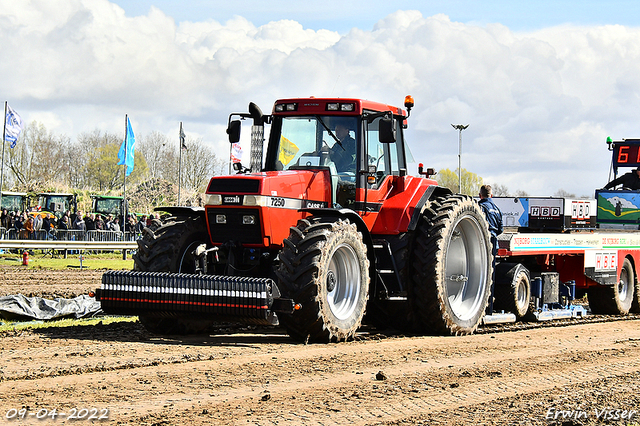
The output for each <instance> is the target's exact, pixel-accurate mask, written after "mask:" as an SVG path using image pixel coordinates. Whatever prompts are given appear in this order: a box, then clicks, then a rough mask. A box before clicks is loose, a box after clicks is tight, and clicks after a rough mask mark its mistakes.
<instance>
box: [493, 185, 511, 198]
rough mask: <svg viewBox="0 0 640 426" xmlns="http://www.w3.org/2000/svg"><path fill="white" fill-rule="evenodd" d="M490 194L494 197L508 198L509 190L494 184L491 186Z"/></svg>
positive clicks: (504, 186)
mask: <svg viewBox="0 0 640 426" xmlns="http://www.w3.org/2000/svg"><path fill="white" fill-rule="evenodd" d="M491 192H492V193H493V196H494V197H508V196H509V188H507V186H506V185H500V184H499V183H496V184H494V185H491Z"/></svg>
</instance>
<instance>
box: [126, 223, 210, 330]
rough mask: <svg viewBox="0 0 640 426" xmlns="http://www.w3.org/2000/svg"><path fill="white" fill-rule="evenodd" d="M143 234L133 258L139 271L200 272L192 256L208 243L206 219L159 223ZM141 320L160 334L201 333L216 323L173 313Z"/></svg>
mask: <svg viewBox="0 0 640 426" xmlns="http://www.w3.org/2000/svg"><path fill="white" fill-rule="evenodd" d="M142 234H143V236H142V239H140V240H138V250H137V252H136V253H135V254H134V255H133V256H132V257H133V261H134V268H133V269H134V270H135V271H143V272H175V273H184V274H193V273H195V272H196V266H197V259H196V258H195V257H194V255H193V254H192V253H193V251H194V250H195V249H196V247H198V246H199V245H201V244H205V245H206V244H207V242H206V241H205V239H206V237H207V235H208V233H207V226H206V224H205V222H204V219H203V218H201V217H177V218H176V217H174V218H170V219H168V220H167V221H165V222H164V223H163V224H161V223H159V222H156V223H154V224H152V226H150V227H147V228H144V230H143V233H142ZM139 318H140V323H141V324H142V325H144V327H145V328H146V329H147V330H149V331H151V332H152V333H157V334H181V335H185V334H199V333H203V332H205V331H207V330H208V329H209V328H211V325H212V324H213V322H212V321H209V320H200V319H197V318H184V317H179V316H175V315H169V314H144V315H140V317H139Z"/></svg>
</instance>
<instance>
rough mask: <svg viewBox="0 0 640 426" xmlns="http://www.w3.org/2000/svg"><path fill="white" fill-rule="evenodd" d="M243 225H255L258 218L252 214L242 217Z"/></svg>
mask: <svg viewBox="0 0 640 426" xmlns="http://www.w3.org/2000/svg"><path fill="white" fill-rule="evenodd" d="M242 224H243V225H255V224H256V217H255V216H253V215H250V214H247V215H244V216H242Z"/></svg>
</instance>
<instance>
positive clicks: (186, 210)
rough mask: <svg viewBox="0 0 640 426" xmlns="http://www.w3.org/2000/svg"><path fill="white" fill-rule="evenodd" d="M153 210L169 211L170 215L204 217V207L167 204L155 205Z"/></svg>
mask: <svg viewBox="0 0 640 426" xmlns="http://www.w3.org/2000/svg"><path fill="white" fill-rule="evenodd" d="M154 210H155V211H157V212H166V213H169V214H170V215H171V216H182V217H185V216H186V217H201V218H202V219H203V220H204V219H206V215H205V210H204V207H187V206H184V207H183V206H169V207H156V208H155V209H154Z"/></svg>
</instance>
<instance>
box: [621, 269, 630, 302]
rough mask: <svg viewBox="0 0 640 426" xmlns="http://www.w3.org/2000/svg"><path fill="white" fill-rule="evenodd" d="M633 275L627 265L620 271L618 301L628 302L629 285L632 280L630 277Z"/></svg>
mask: <svg viewBox="0 0 640 426" xmlns="http://www.w3.org/2000/svg"><path fill="white" fill-rule="evenodd" d="M630 275H631V270H630V269H629V268H627V265H623V266H622V271H620V281H618V300H620V301H622V302H624V301H625V300H627V296H628V294H629V291H630V289H629V285H630V283H631V280H630V279H629V276H630Z"/></svg>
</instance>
